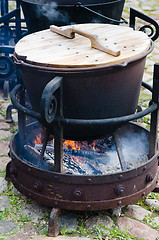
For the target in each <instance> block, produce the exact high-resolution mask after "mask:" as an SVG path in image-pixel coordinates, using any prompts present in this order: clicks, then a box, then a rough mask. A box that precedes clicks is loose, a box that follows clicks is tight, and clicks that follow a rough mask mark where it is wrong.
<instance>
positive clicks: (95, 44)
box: [50, 25, 120, 57]
mask: <svg viewBox="0 0 159 240" xmlns="http://www.w3.org/2000/svg"><path fill="white" fill-rule="evenodd" d="M50 30H51V31H52V32H55V33H58V34H60V35H62V36H65V37H67V38H71V39H72V38H75V33H77V34H79V35H82V36H84V37H86V38H89V39H90V41H91V47H92V48H96V49H98V50H100V51H102V52H106V53H108V54H110V55H113V56H115V57H117V56H119V55H120V51H118V50H116V49H113V48H110V47H105V46H103V45H102V44H101V43H100V42H99V40H97V37H96V36H94V35H93V34H88V33H86V32H84V31H81V30H78V29H76V28H75V27H68V28H66V29H62V28H61V27H57V26H55V25H51V26H50Z"/></svg>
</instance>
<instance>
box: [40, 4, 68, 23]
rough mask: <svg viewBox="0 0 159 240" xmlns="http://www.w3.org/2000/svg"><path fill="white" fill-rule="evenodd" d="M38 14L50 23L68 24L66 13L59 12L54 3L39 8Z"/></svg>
mask: <svg viewBox="0 0 159 240" xmlns="http://www.w3.org/2000/svg"><path fill="white" fill-rule="evenodd" d="M40 12H41V14H42V15H43V16H45V17H47V18H48V20H49V21H50V22H54V21H59V22H64V23H66V24H67V23H69V15H68V13H67V12H64V11H59V10H58V5H57V4H56V3H55V2H52V3H46V4H43V5H41V6H40Z"/></svg>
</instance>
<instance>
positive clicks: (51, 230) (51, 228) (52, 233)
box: [47, 208, 60, 237]
mask: <svg viewBox="0 0 159 240" xmlns="http://www.w3.org/2000/svg"><path fill="white" fill-rule="evenodd" d="M59 214H60V209H59V208H53V209H52V211H51V214H50V218H49V225H48V234H47V236H49V237H56V236H57V235H58V233H59V231H58V228H57V221H58V216H59Z"/></svg>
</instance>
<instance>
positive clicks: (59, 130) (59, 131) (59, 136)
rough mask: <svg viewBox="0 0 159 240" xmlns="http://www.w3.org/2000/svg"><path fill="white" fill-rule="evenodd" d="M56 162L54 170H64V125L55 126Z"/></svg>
mask: <svg viewBox="0 0 159 240" xmlns="http://www.w3.org/2000/svg"><path fill="white" fill-rule="evenodd" d="M54 149H55V164H54V172H60V173H62V171H63V127H62V126H61V127H58V126H57V127H55V128H54Z"/></svg>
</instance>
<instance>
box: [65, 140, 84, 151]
mask: <svg viewBox="0 0 159 240" xmlns="http://www.w3.org/2000/svg"><path fill="white" fill-rule="evenodd" d="M63 147H64V148H68V149H76V150H80V144H79V143H78V142H77V141H71V140H64V142H63Z"/></svg>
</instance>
